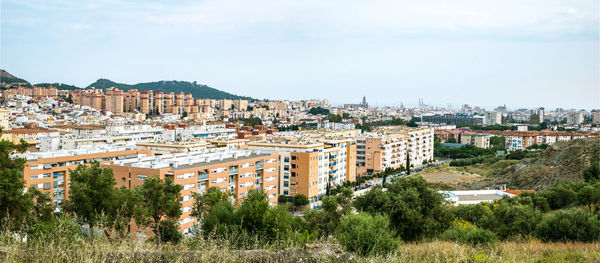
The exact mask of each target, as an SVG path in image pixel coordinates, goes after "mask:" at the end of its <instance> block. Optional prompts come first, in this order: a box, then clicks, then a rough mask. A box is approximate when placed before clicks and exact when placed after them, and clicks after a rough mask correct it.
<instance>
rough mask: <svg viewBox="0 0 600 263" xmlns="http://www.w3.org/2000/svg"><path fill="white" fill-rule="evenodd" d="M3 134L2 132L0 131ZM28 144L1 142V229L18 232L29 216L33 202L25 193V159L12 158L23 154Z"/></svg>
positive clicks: (23, 142) (22, 142)
mask: <svg viewBox="0 0 600 263" xmlns="http://www.w3.org/2000/svg"><path fill="white" fill-rule="evenodd" d="M0 133H1V130H0ZM25 149H27V143H25V141H23V140H21V143H20V144H14V143H12V142H9V141H5V140H2V141H0V167H2V169H0V229H8V230H17V229H18V228H20V227H21V226H23V224H22V223H23V220H25V218H26V217H27V215H28V214H29V212H30V210H31V208H32V206H33V201H32V200H31V197H30V196H29V195H28V194H27V193H25V191H24V190H25V181H23V169H24V167H25V162H26V161H25V159H23V158H14V159H13V158H11V156H10V155H11V154H12V153H13V152H23V151H25Z"/></svg>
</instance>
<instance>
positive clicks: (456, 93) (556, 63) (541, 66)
mask: <svg viewBox="0 0 600 263" xmlns="http://www.w3.org/2000/svg"><path fill="white" fill-rule="evenodd" d="M599 3H600V1H598V0H565V1H557V0H502V1H497V0H454V1H442V0H438V1H433V0H419V1H402V0H365V1H353V0H329V1H322V0H302V1H288V0H207V1H173V0H171V1H152V0H144V1H142V0H137V1H114V0H93V1H88V0H78V1H65V0H52V1H41V0H0V15H1V17H0V22H1V24H0V30H1V31H0V32H1V33H0V37H1V39H0V68H2V69H5V70H7V71H8V72H10V73H12V74H13V75H16V76H17V77H21V78H24V79H26V80H28V81H30V82H32V83H40V82H62V83H67V84H74V85H77V86H80V87H85V86H87V85H89V84H91V83H93V82H94V81H95V80H97V79H98V78H108V79H111V80H113V81H116V82H122V83H129V84H133V83H139V82H150V81H158V80H187V81H198V83H203V84H206V85H209V86H211V87H214V88H217V89H220V90H223V91H227V92H231V93H234V94H239V95H245V96H251V97H255V98H260V99H262V98H268V99H290V100H298V99H311V98H317V99H322V98H327V99H329V101H330V102H331V103H333V104H343V103H358V102H360V100H361V99H362V97H363V96H366V97H367V101H368V102H369V103H370V105H376V106H384V105H388V106H398V105H400V104H401V103H402V104H404V105H405V106H411V105H416V104H417V103H418V100H419V98H422V99H423V100H424V102H425V103H426V104H430V105H436V106H444V107H445V106H448V105H452V107H458V106H459V105H462V104H469V105H472V106H476V105H479V106H484V107H489V108H490V109H491V107H495V106H498V105H504V104H506V105H507V106H509V107H527V108H533V107H546V108H556V107H562V108H577V109H582V108H585V109H592V108H600V41H599V34H600V33H599V31H600V25H599V23H600V22H599V21H600V19H599V16H600V6H599V5H600V4H599Z"/></svg>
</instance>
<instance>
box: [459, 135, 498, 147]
mask: <svg viewBox="0 0 600 263" xmlns="http://www.w3.org/2000/svg"><path fill="white" fill-rule="evenodd" d="M491 137H492V135H488V134H480V133H473V134H470V133H463V134H462V136H461V139H460V144H471V145H475V146H477V147H479V148H489V147H490V138H491Z"/></svg>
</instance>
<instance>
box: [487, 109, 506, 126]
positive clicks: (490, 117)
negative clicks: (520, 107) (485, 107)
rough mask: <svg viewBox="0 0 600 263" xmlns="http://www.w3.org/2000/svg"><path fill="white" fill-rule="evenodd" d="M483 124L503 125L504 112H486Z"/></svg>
mask: <svg viewBox="0 0 600 263" xmlns="http://www.w3.org/2000/svg"><path fill="white" fill-rule="evenodd" d="M483 124H487V125H494V124H502V112H500V111H491V112H486V113H485V117H484V119H483Z"/></svg>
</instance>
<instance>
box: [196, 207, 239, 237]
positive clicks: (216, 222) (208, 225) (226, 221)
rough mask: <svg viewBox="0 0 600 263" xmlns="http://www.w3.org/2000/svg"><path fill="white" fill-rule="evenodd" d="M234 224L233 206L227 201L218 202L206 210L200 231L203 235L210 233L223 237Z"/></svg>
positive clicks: (235, 222) (235, 221)
mask: <svg viewBox="0 0 600 263" xmlns="http://www.w3.org/2000/svg"><path fill="white" fill-rule="evenodd" d="M236 224H237V220H236V218H235V213H234V208H233V204H231V202H230V201H229V200H220V201H218V202H217V203H215V205H214V206H213V207H212V208H211V209H210V210H208V213H207V214H206V217H205V218H204V220H202V230H203V233H204V234H205V235H208V234H210V233H215V234H216V235H224V234H227V233H229V231H230V230H231V226H233V225H236Z"/></svg>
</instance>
